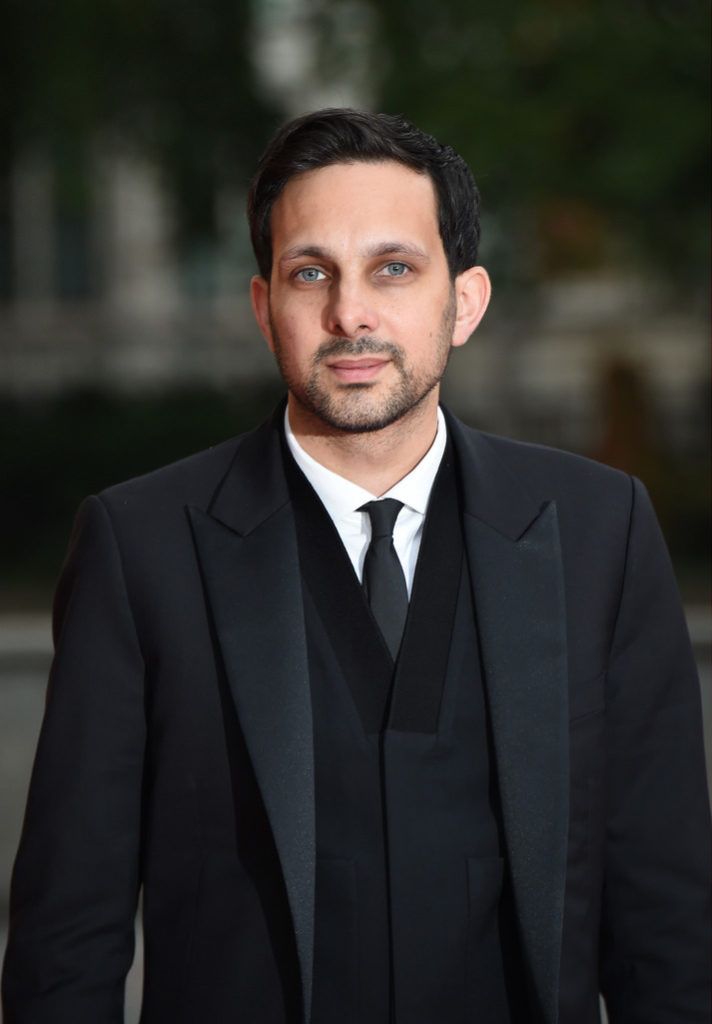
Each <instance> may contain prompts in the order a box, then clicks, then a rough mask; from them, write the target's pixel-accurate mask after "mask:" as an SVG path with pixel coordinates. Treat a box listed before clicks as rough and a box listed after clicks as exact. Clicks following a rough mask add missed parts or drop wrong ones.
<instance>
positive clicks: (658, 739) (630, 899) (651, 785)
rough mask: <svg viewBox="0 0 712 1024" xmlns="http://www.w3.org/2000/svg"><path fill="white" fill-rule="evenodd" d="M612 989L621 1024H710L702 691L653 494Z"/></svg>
mask: <svg viewBox="0 0 712 1024" xmlns="http://www.w3.org/2000/svg"><path fill="white" fill-rule="evenodd" d="M607 686H608V698H607V712H606V714H607V727H606V728H607V749H606V760H607V786H606V800H607V829H606V840H605V841H606V851H605V876H604V890H603V908H602V928H601V943H602V946H601V989H602V992H603V995H604V998H605V1000H606V1004H607V1009H608V1014H609V1019H610V1022H611V1024H698V1022H699V1024H708V1022H709V1021H710V1019H711V1017H710V986H711V980H710V973H711V971H712V949H711V935H712V933H711V929H710V890H711V886H712V880H711V877H710V876H711V870H712V869H711V865H712V860H711V853H710V817H709V801H708V796H707V784H706V776H705V759H704V749H703V738H702V717H701V707H700V689H699V682H698V678H697V672H696V669H695V663H694V659H693V655H692V650H691V646H690V642H689V638H688V635H687V628H686V625H685V620H684V615H683V610H682V606H681V602H680V600H679V596H678V592H677V587H676V583H675V579H674V575H673V571H672V567H671V565H670V560H669V557H668V554H667V550H666V548H665V544H664V541H663V538H662V535H661V533H660V529H659V527H658V524H657V521H656V518H655V514H654V512H653V510H652V507H651V504H650V501H649V499H648V496H647V493H646V491H645V488H644V487H643V485H642V484H641V483H640V481H638V480H634V481H633V505H632V513H631V521H630V533H629V539H628V550H627V557H626V569H625V577H624V583H623V589H622V594H621V599H620V608H619V612H618V618H617V623H616V628H615V633H614V637H613V644H612V648H611V657H610V662H609V671H608V679H607Z"/></svg>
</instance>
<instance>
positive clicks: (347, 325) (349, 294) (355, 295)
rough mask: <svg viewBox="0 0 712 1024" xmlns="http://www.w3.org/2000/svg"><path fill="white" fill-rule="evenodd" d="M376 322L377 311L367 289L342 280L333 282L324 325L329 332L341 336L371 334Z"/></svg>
mask: <svg viewBox="0 0 712 1024" xmlns="http://www.w3.org/2000/svg"><path fill="white" fill-rule="evenodd" d="M378 323H379V317H378V313H377V311H376V308H375V305H374V303H373V301H372V297H370V296H369V294H368V291H367V289H365V288H363V287H359V285H357V284H355V283H353V282H351V283H349V282H346V281H344V280H341V281H339V282H335V283H334V285H333V286H332V289H331V290H330V294H329V303H328V306H327V308H326V324H325V326H326V330H327V331H328V332H329V334H333V335H338V336H339V337H341V338H355V337H358V336H359V335H360V334H373V333H375V331H376V330H377V329H378Z"/></svg>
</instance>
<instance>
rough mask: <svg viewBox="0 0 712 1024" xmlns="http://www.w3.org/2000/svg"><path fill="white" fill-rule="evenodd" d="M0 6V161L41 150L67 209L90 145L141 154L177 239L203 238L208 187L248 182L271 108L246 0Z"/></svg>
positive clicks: (207, 228) (35, 0)
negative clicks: (157, 176) (162, 184)
mask: <svg viewBox="0 0 712 1024" xmlns="http://www.w3.org/2000/svg"><path fill="white" fill-rule="evenodd" d="M6 8H7V14H6V16H5V18H4V19H3V33H2V38H3V42H2V43H1V44H0V47H1V49H0V58H2V88H1V89H0V149H1V150H3V151H4V152H5V154H6V159H8V160H9V159H10V155H11V154H17V153H18V152H22V151H23V150H26V149H32V148H39V149H41V150H44V151H46V152H49V153H50V154H51V157H52V160H53V162H54V164H55V167H56V168H57V172H58V174H57V182H58V189H59V192H60V196H59V198H60V202H61V204H62V206H63V208H64V209H69V210H72V209H73V208H77V207H80V208H81V206H82V204H83V203H85V202H86V191H87V189H88V188H89V187H90V180H89V176H90V169H89V164H88V154H89V153H90V152H91V150H92V147H94V146H95V145H96V144H97V143H99V144H100V145H102V146H107V145H114V144H120V145H124V146H127V147H129V148H132V149H134V150H138V151H139V152H141V153H142V154H144V155H146V156H148V157H149V158H151V159H154V160H155V161H157V163H158V165H159V166H160V167H161V169H162V170H163V173H164V176H165V180H166V184H167V187H168V191H169V194H170V195H171V196H172V197H173V199H174V202H175V206H176V210H177V212H178V214H179V225H180V229H181V231H180V233H181V238H182V240H183V241H186V242H188V243H192V242H194V241H195V240H200V239H203V238H210V237H212V236H213V235H214V234H215V231H216V213H215V197H216V191H217V189H218V188H219V187H220V185H221V184H224V183H225V182H230V183H232V184H237V185H238V186H239V185H242V184H243V183H244V182H245V181H246V180H247V179H248V178H249V176H250V174H251V173H252V170H253V167H254V164H255V162H256V159H257V157H258V155H259V152H260V150H261V148H262V147H263V145H264V142H265V124H268V125H269V124H271V123H273V122H274V120H275V118H276V116H277V115H276V112H275V111H274V110H273V109H272V108H271V107H270V105H269V104H268V103H267V101H266V100H265V98H264V97H263V95H262V94H261V92H260V90H259V87H258V85H257V83H256V77H255V71H254V67H253V64H252V61H251V42H252V11H251V7H250V4H249V3H246V2H244V0H243V2H237V3H236V2H235V0H205V2H202V3H200V4H194V3H189V2H187V0H171V2H168V0H140V2H139V0H104V2H103V3H92V2H90V0H63V2H62V3H55V2H54V0H29V2H22V0H9V2H8V4H6ZM1 172H2V168H1V167H0V175H1Z"/></svg>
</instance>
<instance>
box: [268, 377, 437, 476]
mask: <svg viewBox="0 0 712 1024" xmlns="http://www.w3.org/2000/svg"><path fill="white" fill-rule="evenodd" d="M438 394H439V389H437V388H436V389H434V390H433V391H432V392H430V394H428V395H427V396H426V397H425V398H424V399H423V401H422V402H420V403H419V404H418V405H417V406H416V407H415V408H414V409H411V410H410V412H408V413H406V415H405V416H403V417H401V419H399V420H397V421H396V422H395V423H391V424H390V425H389V426H387V427H384V428H383V430H372V431H367V432H363V433H356V434H355V433H351V432H349V431H342V430H337V429H335V428H333V427H331V426H329V425H328V424H326V423H324V422H323V420H320V419H319V418H318V417H317V416H315V415H314V414H313V413H312V412H310V411H309V410H308V409H305V408H304V406H303V405H301V403H299V402H298V401H297V400H296V399H295V398H294V396H293V395H292V394H291V393H290V395H289V402H288V408H289V425H290V427H291V429H292V431H293V433H294V436H295V437H296V439H297V441H298V442H299V444H300V445H301V446H302V448H303V449H304V451H305V452H307V454H309V455H311V457H312V458H313V459H316V461H317V462H319V463H321V465H322V466H325V467H326V468H327V469H330V470H332V472H334V473H338V474H339V476H343V477H346V479H347V480H351V482H352V483H355V484H358V485H359V487H363V488H365V490H367V491H370V492H371V494H375V495H381V494H384V493H385V492H386V491H387V490H389V488H391V487H393V485H394V484H396V483H398V481H399V480H402V479H403V477H404V476H407V474H408V473H410V471H411V469H413V468H414V467H415V466H417V464H418V463H419V462H420V460H421V459H422V458H423V456H424V455H425V453H426V452H427V451H428V449H429V448H430V446H431V445H432V443H433V441H434V440H435V435H436V433H437V429H438V420H437V408H438Z"/></svg>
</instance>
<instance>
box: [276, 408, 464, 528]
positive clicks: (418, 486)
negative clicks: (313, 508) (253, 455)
mask: <svg viewBox="0 0 712 1024" xmlns="http://www.w3.org/2000/svg"><path fill="white" fill-rule="evenodd" d="M446 429H447V428H446V426H445V417H444V416H443V414H442V410H441V409H440V406H438V413H437V431H436V434H435V440H434V441H433V443H432V444H431V446H430V448H429V449H428V450H427V452H426V453H425V455H424V456H423V458H422V459H421V460H420V462H419V463H418V464H417V465H416V466H414V467H413V469H411V471H410V473H408V474H407V475H406V476H404V477H403V479H402V480H399V481H398V483H396V484H394V485H393V487H391V488H390V490H388V491H386V493H385V494H383V495H380V497H383V498H396V499H397V500H398V501H402V502H403V504H404V505H407V506H408V507H409V508H411V509H413V510H414V511H415V512H419V513H420V515H425V512H426V510H427V507H428V499H429V498H430V492H431V490H432V487H433V482H434V480H435V477H436V475H437V472H438V469H439V468H440V462H441V460H442V457H443V452H444V451H445V443H446V440H447V432H446ZM284 434H285V437H286V439H287V444H288V445H289V450H290V451H291V453H292V455H293V456H294V459H295V462H296V463H297V465H298V466H299V468H300V469H301V471H302V472H303V473H304V475H305V476H306V478H307V480H308V481H309V483H310V484H311V485H312V487H313V488H314V490H315V491H316V493H317V494H318V495H319V498H320V499H321V501H322V504H323V505H324V507H325V508H326V510H327V512H328V513H329V515H330V516H331V517H332V519H343V518H344V517H345V516H348V515H349V514H351V513H353V512H355V511H357V510H358V509H359V508H360V507H361V505H365V503H366V502H367V501H373V500H374V499H376V498H378V497H379V495H376V494H371V492H370V491H367V490H366V489H365V488H364V487H360V486H359V485H358V484H355V483H354V482H353V481H352V480H348V479H347V478H346V477H344V476H340V475H339V474H338V473H334V472H333V470H331V469H327V468H326V466H322V464H321V463H320V462H317V461H316V459H314V458H312V456H311V455H309V454H308V453H307V452H305V451H304V449H303V448H302V446H301V445H300V444H299V442H298V441H297V439H296V437H295V436H294V434H293V432H292V428H291V427H290V425H289V413H288V410H287V409H285V410H284Z"/></svg>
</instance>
